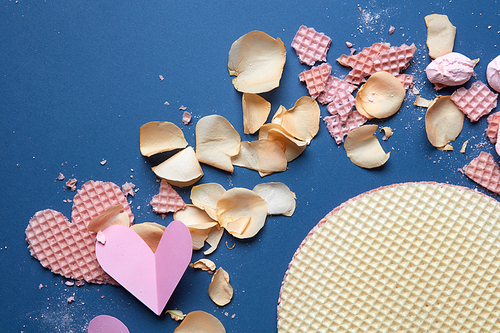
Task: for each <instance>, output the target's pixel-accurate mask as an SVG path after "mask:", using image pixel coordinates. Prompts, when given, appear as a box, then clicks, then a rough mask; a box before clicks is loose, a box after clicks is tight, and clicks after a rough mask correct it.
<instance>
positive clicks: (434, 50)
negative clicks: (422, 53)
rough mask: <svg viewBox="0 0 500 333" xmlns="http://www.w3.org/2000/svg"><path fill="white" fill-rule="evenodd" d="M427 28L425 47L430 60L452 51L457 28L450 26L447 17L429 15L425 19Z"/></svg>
mask: <svg viewBox="0 0 500 333" xmlns="http://www.w3.org/2000/svg"><path fill="white" fill-rule="evenodd" d="M425 25H426V26H427V47H428V48H429V55H430V57H431V58H432V59H436V58H438V57H441V56H443V55H445V54H448V53H450V52H452V51H453V45H454V44H455V34H456V31H457V28H456V27H454V26H453V24H451V22H450V20H449V19H448V16H446V15H440V14H431V15H427V16H426V17H425Z"/></svg>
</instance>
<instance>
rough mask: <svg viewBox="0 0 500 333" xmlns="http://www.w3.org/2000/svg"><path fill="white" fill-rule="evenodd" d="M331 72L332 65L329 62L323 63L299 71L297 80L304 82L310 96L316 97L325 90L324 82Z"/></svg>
mask: <svg viewBox="0 0 500 333" xmlns="http://www.w3.org/2000/svg"><path fill="white" fill-rule="evenodd" d="M331 72H332V66H331V65H330V64H329V63H324V64H321V65H319V66H315V67H313V68H311V69H309V70H307V71H303V72H302V73H300V74H299V80H300V81H301V82H305V83H306V87H307V90H308V91H309V95H310V96H311V97H312V98H316V97H318V96H319V94H320V93H321V92H323V91H324V90H325V82H326V81H327V80H328V77H329V76H330V73H331Z"/></svg>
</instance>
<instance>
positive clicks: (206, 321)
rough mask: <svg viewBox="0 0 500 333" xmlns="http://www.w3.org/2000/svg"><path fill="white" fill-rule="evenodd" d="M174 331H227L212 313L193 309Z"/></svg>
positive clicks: (186, 332)
mask: <svg viewBox="0 0 500 333" xmlns="http://www.w3.org/2000/svg"><path fill="white" fill-rule="evenodd" d="M174 333H226V329H225V328H224V326H223V325H222V323H221V322H220V321H219V319H217V318H215V317H214V316H213V315H211V314H210V313H207V312H204V311H193V312H190V313H188V314H187V315H186V317H185V318H184V320H183V321H182V323H181V324H180V325H179V326H178V327H177V328H176V329H175V331H174Z"/></svg>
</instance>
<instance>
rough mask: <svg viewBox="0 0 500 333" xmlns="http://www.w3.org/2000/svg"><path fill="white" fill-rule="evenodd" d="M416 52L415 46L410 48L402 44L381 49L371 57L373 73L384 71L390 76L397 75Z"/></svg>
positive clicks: (412, 45)
mask: <svg viewBox="0 0 500 333" xmlns="http://www.w3.org/2000/svg"><path fill="white" fill-rule="evenodd" d="M416 50H417V47H416V46H415V44H411V45H410V46H408V45H406V44H403V45H401V46H397V47H396V46H391V47H390V48H388V49H383V50H381V51H380V52H379V53H378V54H377V55H376V56H374V57H373V69H374V71H375V72H380V71H386V72H389V73H391V74H392V75H396V74H399V73H400V72H401V71H403V70H404V69H406V68H407V67H408V65H409V64H410V60H411V59H412V58H413V54H414V53H415V51H416ZM372 74H373V73H372Z"/></svg>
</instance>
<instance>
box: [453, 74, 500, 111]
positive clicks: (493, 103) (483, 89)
mask: <svg viewBox="0 0 500 333" xmlns="http://www.w3.org/2000/svg"><path fill="white" fill-rule="evenodd" d="M497 98H498V94H495V93H494V92H492V91H491V90H490V89H489V88H488V87H487V86H486V85H485V84H484V83H482V82H481V81H476V82H474V83H473V84H472V85H471V87H470V88H469V89H465V88H464V87H462V88H460V89H457V90H456V91H455V92H454V93H453V94H452V95H451V100H452V101H453V102H454V103H455V105H456V106H457V107H458V108H459V109H460V111H462V112H463V113H464V114H465V115H466V116H467V117H468V118H469V119H470V120H471V121H478V120H479V118H481V117H482V116H484V115H487V114H488V113H490V112H491V110H493V109H494V108H496V107H497Z"/></svg>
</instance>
